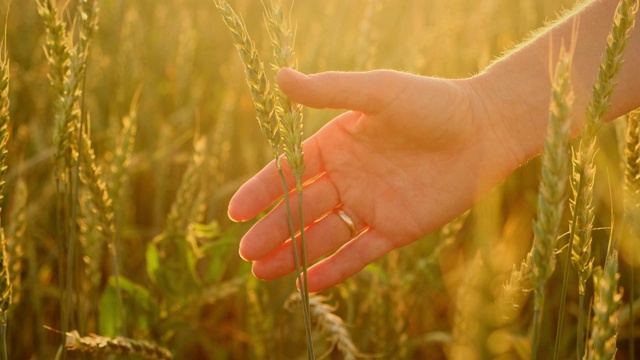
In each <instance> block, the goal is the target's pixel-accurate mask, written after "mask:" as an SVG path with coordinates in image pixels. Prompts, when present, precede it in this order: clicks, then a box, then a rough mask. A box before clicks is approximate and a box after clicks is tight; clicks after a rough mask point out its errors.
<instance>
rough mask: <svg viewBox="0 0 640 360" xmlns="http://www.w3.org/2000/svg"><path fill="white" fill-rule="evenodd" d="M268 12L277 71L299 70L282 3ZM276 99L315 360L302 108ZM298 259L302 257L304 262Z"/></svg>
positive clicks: (280, 97)
mask: <svg viewBox="0 0 640 360" xmlns="http://www.w3.org/2000/svg"><path fill="white" fill-rule="evenodd" d="M265 8H266V16H265V18H266V21H267V28H268V29H269V37H270V38H271V47H272V49H273V58H274V64H273V68H274V70H276V71H277V70H279V69H280V68H283V67H289V68H295V67H296V66H297V64H296V61H295V53H294V51H293V43H294V38H295V34H294V31H293V29H291V27H290V25H289V23H288V22H287V21H286V20H285V17H284V10H283V8H282V4H281V3H280V2H273V1H271V6H269V7H267V6H265ZM275 97H276V99H277V102H276V104H277V105H276V115H277V119H278V124H279V125H280V135H281V144H282V150H283V152H284V154H285V156H286V159H287V163H289V167H290V168H291V171H292V173H293V176H294V177H295V179H296V191H297V194H298V224H300V255H298V249H297V245H296V241H295V235H294V234H295V231H294V228H293V222H292V219H293V216H292V212H291V208H290V206H289V199H288V198H285V202H286V203H285V205H286V207H287V215H288V219H289V232H290V233H291V241H292V245H293V252H294V260H295V262H296V267H297V271H298V274H300V270H299V268H302V282H301V286H302V291H301V292H300V296H301V297H302V308H303V314H304V317H305V325H306V326H305V331H306V334H307V349H308V356H309V359H313V358H315V355H314V351H313V339H312V337H311V322H310V316H311V315H310V311H311V309H310V304H309V285H308V277H307V268H308V266H307V251H306V243H305V230H304V219H303V215H302V214H303V208H302V207H303V195H302V193H303V191H302V189H303V184H302V176H303V174H304V169H305V164H304V155H303V152H302V126H303V122H302V106H301V105H300V104H297V103H295V102H293V101H291V99H289V98H288V97H287V96H286V95H285V94H284V93H283V92H282V91H281V90H280V88H278V87H276V90H275ZM280 177H281V180H282V184H283V192H284V193H287V192H288V189H287V188H286V181H285V179H284V176H283V174H282V171H280ZM287 197H288V196H287ZM298 257H300V262H299V260H298ZM298 264H299V265H298ZM298 276H300V275H298Z"/></svg>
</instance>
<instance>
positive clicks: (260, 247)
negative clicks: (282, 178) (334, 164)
mask: <svg viewBox="0 0 640 360" xmlns="http://www.w3.org/2000/svg"><path fill="white" fill-rule="evenodd" d="M302 196H303V200H302V214H303V218H304V219H303V220H304V225H305V226H307V225H309V224H311V223H313V222H314V221H316V220H318V219H319V218H320V217H322V216H323V215H326V214H327V213H328V212H330V211H331V210H332V209H333V208H334V207H336V206H337V205H338V204H339V203H340V197H339V195H338V190H337V189H336V188H335V186H334V185H333V183H332V182H331V181H330V180H329V178H328V177H327V176H321V177H320V178H318V179H317V180H315V181H314V182H313V184H311V185H309V186H307V187H306V188H305V189H304V192H303V195H302ZM289 204H290V209H291V212H292V219H291V220H292V223H293V229H294V231H296V232H297V231H298V230H299V229H300V222H299V220H300V219H299V218H298V196H296V195H295V194H291V196H290V198H289ZM289 238H291V234H290V230H289V222H288V215H287V207H286V204H285V203H284V201H283V202H280V204H278V205H277V206H276V207H275V208H274V209H273V210H271V212H270V213H269V214H268V215H267V216H265V217H264V218H262V219H260V220H259V221H258V222H257V223H256V224H255V225H254V226H253V227H252V228H251V229H250V230H249V231H247V233H246V234H245V235H244V236H243V237H242V240H240V256H242V258H244V259H245V260H249V261H255V260H259V259H262V258H264V257H265V256H267V255H268V254H269V253H270V252H272V251H273V250H275V249H277V248H278V246H280V245H281V244H282V243H284V242H285V240H287V239H289Z"/></svg>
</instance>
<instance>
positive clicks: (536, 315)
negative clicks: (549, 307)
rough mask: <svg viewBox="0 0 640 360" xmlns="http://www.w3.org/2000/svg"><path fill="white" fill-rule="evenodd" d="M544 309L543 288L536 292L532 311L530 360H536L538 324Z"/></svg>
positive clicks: (538, 335)
mask: <svg viewBox="0 0 640 360" xmlns="http://www.w3.org/2000/svg"><path fill="white" fill-rule="evenodd" d="M543 307H544V287H543V288H542V289H538V290H536V293H535V300H534V310H533V335H532V339H531V360H536V357H537V355H538V345H539V344H540V323H541V322H542V309H543Z"/></svg>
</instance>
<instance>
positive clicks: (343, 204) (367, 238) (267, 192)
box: [229, 69, 519, 292]
mask: <svg viewBox="0 0 640 360" xmlns="http://www.w3.org/2000/svg"><path fill="white" fill-rule="evenodd" d="M470 80H473V79H469V80H444V79H433V78H426V77H420V76H414V75H410V74H405V73H400V72H394V71H385V70H381V71H372V72H366V73H337V72H328V73H321V74H317V75H310V76H306V75H303V74H300V73H298V72H295V71H293V70H290V69H282V70H281V71H280V72H279V73H278V75H277V82H278V84H279V86H280V88H281V89H282V90H283V91H284V92H285V93H286V94H287V95H288V96H289V97H290V98H292V99H293V100H294V101H297V102H299V103H301V104H303V105H307V106H311V107H315V108H341V109H349V110H352V111H349V112H346V113H344V114H342V115H340V116H338V117H337V118H335V119H333V120H332V121H330V122H329V123H328V124H327V125H325V126H324V127H323V128H322V129H321V130H320V131H318V133H316V134H314V135H313V136H311V137H310V138H309V139H308V140H307V141H305V143H304V145H303V147H304V156H305V162H306V171H305V179H306V180H307V181H308V180H312V181H311V182H310V183H308V184H307V185H306V186H305V187H304V200H303V201H304V203H303V207H304V223H305V226H307V227H308V228H307V229H306V231H305V235H306V251H307V258H308V259H309V261H310V262H313V261H314V260H317V259H319V258H321V257H323V256H325V255H328V256H327V257H326V258H324V259H323V260H322V261H320V262H318V263H317V264H315V265H313V266H311V267H310V268H309V272H308V275H309V284H308V285H309V290H310V291H312V292H316V291H320V290H323V289H325V288H328V287H330V286H333V285H335V284H337V283H339V282H341V281H343V280H344V279H346V278H347V277H349V276H351V275H353V274H355V273H357V272H358V271H360V270H361V269H362V268H363V267H365V266H366V265H367V264H369V263H370V262H372V261H374V260H375V259H377V258H378V257H380V256H382V255H384V254H385V253H387V252H389V251H391V250H393V249H396V248H398V247H401V246H404V245H407V244H409V243H411V242H413V241H415V240H417V239H419V238H420V237H422V236H424V235H426V234H428V233H430V232H432V231H434V230H436V229H438V228H439V227H440V226H442V225H444V224H445V223H447V222H448V221H450V220H451V219H453V218H454V217H456V216H457V215H459V214H461V213H462V212H464V211H465V210H466V209H468V208H469V207H470V206H471V205H472V204H473V202H474V201H476V200H477V198H478V197H479V196H481V195H482V194H484V193H485V192H486V191H487V190H488V189H490V188H491V187H492V186H494V185H495V184H496V183H497V182H499V181H500V180H502V179H503V178H504V177H505V176H506V175H508V174H509V173H510V172H511V171H513V170H514V169H515V168H516V167H517V166H518V163H519V161H518V157H517V156H515V153H514V146H512V143H511V141H508V139H507V138H508V136H506V135H505V131H503V127H501V126H499V125H500V123H499V122H496V120H495V118H492V117H491V116H490V114H489V113H488V112H487V111H486V109H487V108H488V106H486V104H482V103H481V102H480V101H479V100H478V99H479V98H480V97H478V96H477V95H476V94H477V93H478V92H479V91H480V89H479V88H478V87H477V86H475V85H476V83H474V82H473V81H470ZM474 86H475V87H474ZM283 163H284V162H283ZM285 173H287V174H288V182H289V184H288V186H289V188H290V189H291V188H294V187H295V186H294V182H293V178H292V176H291V174H290V171H288V169H287V168H286V167H285ZM282 194H283V187H282V184H281V182H280V178H279V176H278V174H277V171H276V167H275V162H273V161H272V162H271V163H270V164H268V165H267V166H266V167H265V168H264V169H263V170H261V171H260V172H259V173H258V174H256V175H255V176H254V177H253V178H251V179H250V180H249V181H247V182H246V183H245V184H244V185H243V186H242V187H241V188H240V189H239V190H238V192H237V193H236V194H235V195H234V197H233V198H232V199H231V202H230V204H229V216H230V217H231V218H232V219H234V220H236V221H246V220H249V219H251V218H253V217H255V216H256V215H258V214H259V213H260V212H262V211H264V210H265V209H267V208H268V207H269V206H270V205H271V204H273V203H274V202H276V201H277V200H278V199H280V198H281V197H282ZM291 203H292V209H297V202H296V201H295V196H293V197H292V202H291ZM337 208H341V209H342V210H343V211H344V212H345V213H346V214H347V215H348V216H349V217H350V218H351V219H353V221H354V222H355V225H356V228H357V230H358V232H359V235H358V236H357V237H355V238H354V239H352V238H351V231H350V230H349V228H348V226H347V225H346V223H345V222H344V221H343V220H342V218H341V217H340V216H338V215H337V214H335V213H334V212H333V211H334V210H335V209H337ZM295 213H297V211H295ZM325 215H326V216H325ZM323 216H324V217H323ZM295 226H298V224H297V221H296V222H295ZM289 238H290V236H289V231H288V225H287V219H286V213H285V207H284V206H283V203H280V204H278V205H277V206H275V207H274V209H273V210H272V211H271V212H270V213H269V214H268V215H266V216H265V217H264V218H262V219H261V220H260V221H258V222H257V223H256V224H255V225H254V226H253V227H252V228H251V229H250V230H249V231H248V232H247V233H246V234H245V236H244V237H243V238H242V240H241V243H240V254H241V256H242V257H243V258H244V259H246V260H249V261H253V262H254V263H253V273H254V274H255V275H256V276H257V277H259V278H261V279H265V280H270V279H275V278H278V277H280V276H283V275H285V274H288V273H290V272H291V271H293V270H294V269H295V266H294V262H293V254H292V249H291V242H290V241H287V240H288V239H289Z"/></svg>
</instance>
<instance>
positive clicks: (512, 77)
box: [470, 0, 640, 162]
mask: <svg viewBox="0 0 640 360" xmlns="http://www.w3.org/2000/svg"><path fill="white" fill-rule="evenodd" d="M617 4H618V0H596V1H592V2H589V3H588V4H587V5H585V6H583V7H582V8H580V9H579V10H577V11H576V12H574V13H573V14H571V15H570V16H568V17H566V18H565V19H563V20H561V21H560V22H558V23H557V24H555V25H554V26H552V27H551V28H549V29H547V30H546V31H545V32H543V33H542V34H540V35H539V36H537V37H535V38H534V39H533V40H532V41H530V42H528V43H526V44H524V45H523V46H522V47H521V48H519V49H518V50H516V51H514V52H512V53H511V54H510V55H508V56H506V57H504V58H503V59H501V60H499V61H497V62H495V63H494V64H493V65H492V66H490V67H489V68H487V69H486V70H485V71H484V72H483V73H482V74H480V75H478V76H476V77H474V78H472V79H470V81H471V82H472V83H473V84H474V87H475V89H476V91H481V92H482V94H483V96H485V97H486V96H487V95H489V96H488V98H489V99H490V100H489V101H487V102H485V103H484V104H483V106H484V108H485V109H484V111H485V112H486V114H488V115H487V116H488V117H489V118H490V120H488V121H496V123H495V124H492V126H497V127H499V130H497V131H502V132H504V134H505V139H508V142H510V143H511V145H510V146H511V148H512V150H513V152H514V156H516V157H517V158H518V160H519V161H520V162H524V161H526V160H527V159H528V158H530V157H532V156H534V155H536V154H537V153H539V152H540V150H541V149H542V146H543V142H544V136H545V134H546V126H547V122H548V108H549V100H550V89H551V75H550V68H549V65H550V56H551V55H552V59H553V61H555V60H557V58H558V54H559V49H560V47H561V46H562V44H564V46H565V48H567V49H568V48H569V47H571V46H572V36H573V35H572V33H573V31H572V29H573V21H574V18H577V20H578V32H577V36H576V43H575V44H573V46H574V48H575V50H574V57H573V70H572V76H571V80H572V85H573V89H574V93H575V101H574V110H573V116H572V130H573V133H574V134H577V133H579V132H580V130H581V129H582V127H583V125H584V122H585V116H584V114H585V111H586V107H587V105H588V103H589V100H590V96H591V89H592V87H593V84H594V83H595V81H596V76H597V73H598V69H599V64H600V61H601V59H602V54H603V53H604V51H605V47H606V42H607V36H608V34H609V31H610V29H611V27H612V24H613V17H614V12H615V9H616V6H617ZM624 62H625V63H624V65H623V66H622V70H621V72H620V74H619V75H618V78H617V81H618V85H617V88H616V89H615V91H614V93H613V95H612V98H611V108H610V110H609V112H608V113H607V115H606V118H605V121H609V120H611V119H614V118H616V117H618V116H620V115H623V114H625V113H627V112H629V111H630V110H632V109H634V108H636V107H638V106H640V34H638V32H637V31H635V32H634V33H632V35H631V38H630V41H629V45H628V48H627V51H626V53H625V55H624Z"/></svg>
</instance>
